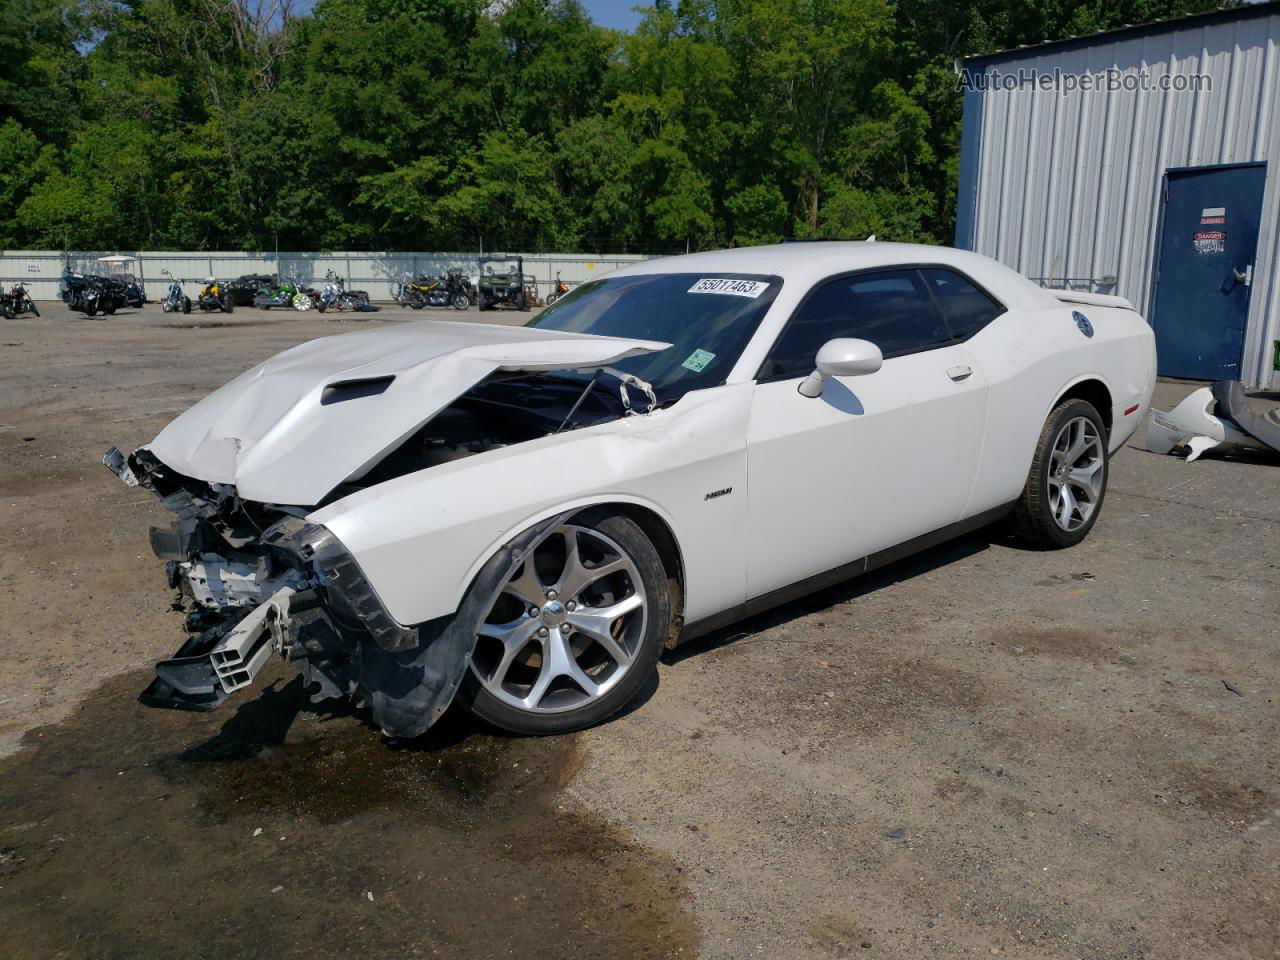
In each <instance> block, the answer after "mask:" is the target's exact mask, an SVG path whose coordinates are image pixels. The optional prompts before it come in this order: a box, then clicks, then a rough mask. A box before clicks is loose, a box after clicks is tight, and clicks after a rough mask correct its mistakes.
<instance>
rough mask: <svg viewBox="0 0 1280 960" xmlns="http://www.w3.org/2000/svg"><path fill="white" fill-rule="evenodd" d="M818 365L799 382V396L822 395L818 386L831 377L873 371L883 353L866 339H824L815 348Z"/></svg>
mask: <svg viewBox="0 0 1280 960" xmlns="http://www.w3.org/2000/svg"><path fill="white" fill-rule="evenodd" d="M815 363H816V364H817V367H818V369H816V370H814V371H813V373H811V374H809V376H807V377H805V379H804V380H803V381H801V383H800V395H801V396H802V397H820V396H822V386H823V384H825V383H826V382H827V380H828V379H829V378H831V377H859V376H862V375H863V374H866V373H875V372H876V371H877V370H879V369H880V367H881V366H882V365H883V364H884V354H882V353H881V352H880V348H879V347H877V346H876V345H875V344H874V343H872V342H871V341H870V340H854V339H849V338H840V339H836V340H828V341H827V342H826V343H824V344H823V345H822V346H821V348H819V350H818V356H817V358H816V360H815Z"/></svg>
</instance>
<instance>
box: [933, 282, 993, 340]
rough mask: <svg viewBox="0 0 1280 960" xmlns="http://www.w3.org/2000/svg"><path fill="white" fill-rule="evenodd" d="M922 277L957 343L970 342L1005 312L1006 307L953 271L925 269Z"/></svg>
mask: <svg viewBox="0 0 1280 960" xmlns="http://www.w3.org/2000/svg"><path fill="white" fill-rule="evenodd" d="M920 273H921V274H922V275H923V276H924V278H925V282H926V283H928V285H929V289H930V291H931V292H932V293H933V298H934V300H936V301H937V303H938V309H939V310H941V311H942V317H943V319H944V320H946V322H947V327H948V328H949V329H950V330H951V335H952V337H954V338H955V339H956V340H968V339H969V338H970V337H972V336H973V335H974V334H975V333H977V332H978V331H979V330H981V329H982V328H983V327H985V326H986V325H987V324H989V323H990V322H991V321H992V320H994V319H995V318H996V317H998V316H1000V314H1002V313H1004V312H1005V310H1004V306H1003V304H1001V303H999V302H998V301H997V300H996V299H995V298H994V297H992V296H991V295H990V294H988V293H987V292H986V291H985V290H983V289H982V288H981V287H979V286H978V285H977V284H976V283H974V282H973V281H972V280H970V279H969V278H968V277H965V276H962V275H961V274H958V273H956V272H955V271H954V270H944V269H942V268H940V267H923V268H921V270H920Z"/></svg>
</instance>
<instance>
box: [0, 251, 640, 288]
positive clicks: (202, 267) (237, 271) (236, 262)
mask: <svg viewBox="0 0 1280 960" xmlns="http://www.w3.org/2000/svg"><path fill="white" fill-rule="evenodd" d="M110 252H118V253H123V254H125V255H128V256H136V257H137V258H138V261H137V262H136V263H133V264H131V265H128V266H127V267H125V268H124V269H126V270H127V271H128V272H130V273H132V274H133V275H134V276H136V277H138V278H139V279H141V280H142V281H143V285H144V286H145V288H146V292H147V297H148V298H149V299H159V298H160V297H162V296H164V293H165V290H166V289H167V288H168V285H169V281H168V279H167V278H166V277H165V276H164V274H163V273H162V272H161V271H163V270H168V271H169V272H170V273H172V274H173V275H174V276H175V277H177V278H179V279H181V280H185V281H187V282H188V284H189V285H194V284H195V283H198V282H199V281H200V280H201V279H203V278H204V277H208V276H215V277H221V278H224V279H230V278H233V277H238V276H240V275H241V274H246V273H283V274H285V275H287V276H292V277H297V278H298V279H300V280H302V281H303V282H305V283H312V284H314V285H315V286H317V287H318V286H321V285H322V284H323V283H324V276H325V274H326V273H327V272H328V271H329V270H332V271H333V272H334V273H336V274H337V275H338V276H340V277H343V278H344V279H345V280H346V281H347V289H349V290H368V291H369V295H370V296H371V297H372V298H373V299H374V300H390V299H391V288H392V286H393V285H394V284H395V282H396V281H397V279H399V277H400V275H401V274H402V273H410V274H414V275H417V274H419V273H432V274H438V273H441V272H443V271H444V270H447V269H460V270H465V271H466V272H467V273H475V272H476V271H477V269H478V268H477V264H476V255H475V254H473V253H279V254H275V253H235V252H216V253H174V252H156V251H149V252H137V251H132V250H122V251H110ZM107 255H108V253H104V252H101V251H98V252H93V253H87V252H80V253H57V252H52V251H22V250H8V251H5V252H3V253H0V283H3V284H4V285H5V286H6V287H7V286H9V285H11V284H14V283H19V282H21V283H24V284H26V287H27V290H28V291H30V293H31V296H32V298H33V299H35V300H56V299H57V298H58V281H59V278H61V276H62V271H63V268H64V267H65V266H67V265H70V267H71V269H73V270H76V271H79V272H82V273H83V272H87V273H106V272H109V271H108V270H107V269H106V268H105V267H104V266H103V265H102V264H100V263H98V262H97V260H98V258H99V257H102V256H107ZM523 256H524V272H525V273H526V274H528V275H531V276H533V277H535V278H537V280H538V288H539V291H540V292H541V293H542V295H543V296H546V294H547V293H548V292H550V290H551V289H552V288H553V286H554V284H555V276H556V272H557V271H559V272H560V275H561V279H563V280H564V281H565V282H566V283H582V282H583V281H584V280H590V279H591V278H592V277H598V276H600V275H601V274H604V273H606V272H608V271H609V270H612V269H613V268H614V267H619V266H622V265H623V264H626V263H634V262H636V261H638V260H645V259H648V258H647V257H645V256H643V255H641V254H610V255H608V256H604V257H597V256H594V255H592V254H589V253H562V254H546V253H526V254H523ZM188 292H189V293H192V294H194V291H193V290H191V291H188Z"/></svg>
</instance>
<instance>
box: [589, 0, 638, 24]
mask: <svg viewBox="0 0 1280 960" xmlns="http://www.w3.org/2000/svg"><path fill="white" fill-rule="evenodd" d="M652 2H653V0H582V5H583V6H584V7H586V8H587V13H589V14H591V19H592V20H594V21H595V22H596V23H598V24H599V25H600V26H602V27H613V28H614V29H615V30H634V29H635V26H636V24H638V23H639V22H640V14H638V13H636V12H634V11H633V10H632V9H631V8H632V7H634V6H639V5H640V4H641V3H643V4H644V5H646V6H648V5H650V4H652Z"/></svg>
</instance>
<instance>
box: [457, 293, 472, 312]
mask: <svg viewBox="0 0 1280 960" xmlns="http://www.w3.org/2000/svg"><path fill="white" fill-rule="evenodd" d="M469 306H471V301H470V300H468V299H467V295H466V294H465V293H455V294H454V295H453V309H455V310H465V309H467V307H469Z"/></svg>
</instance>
